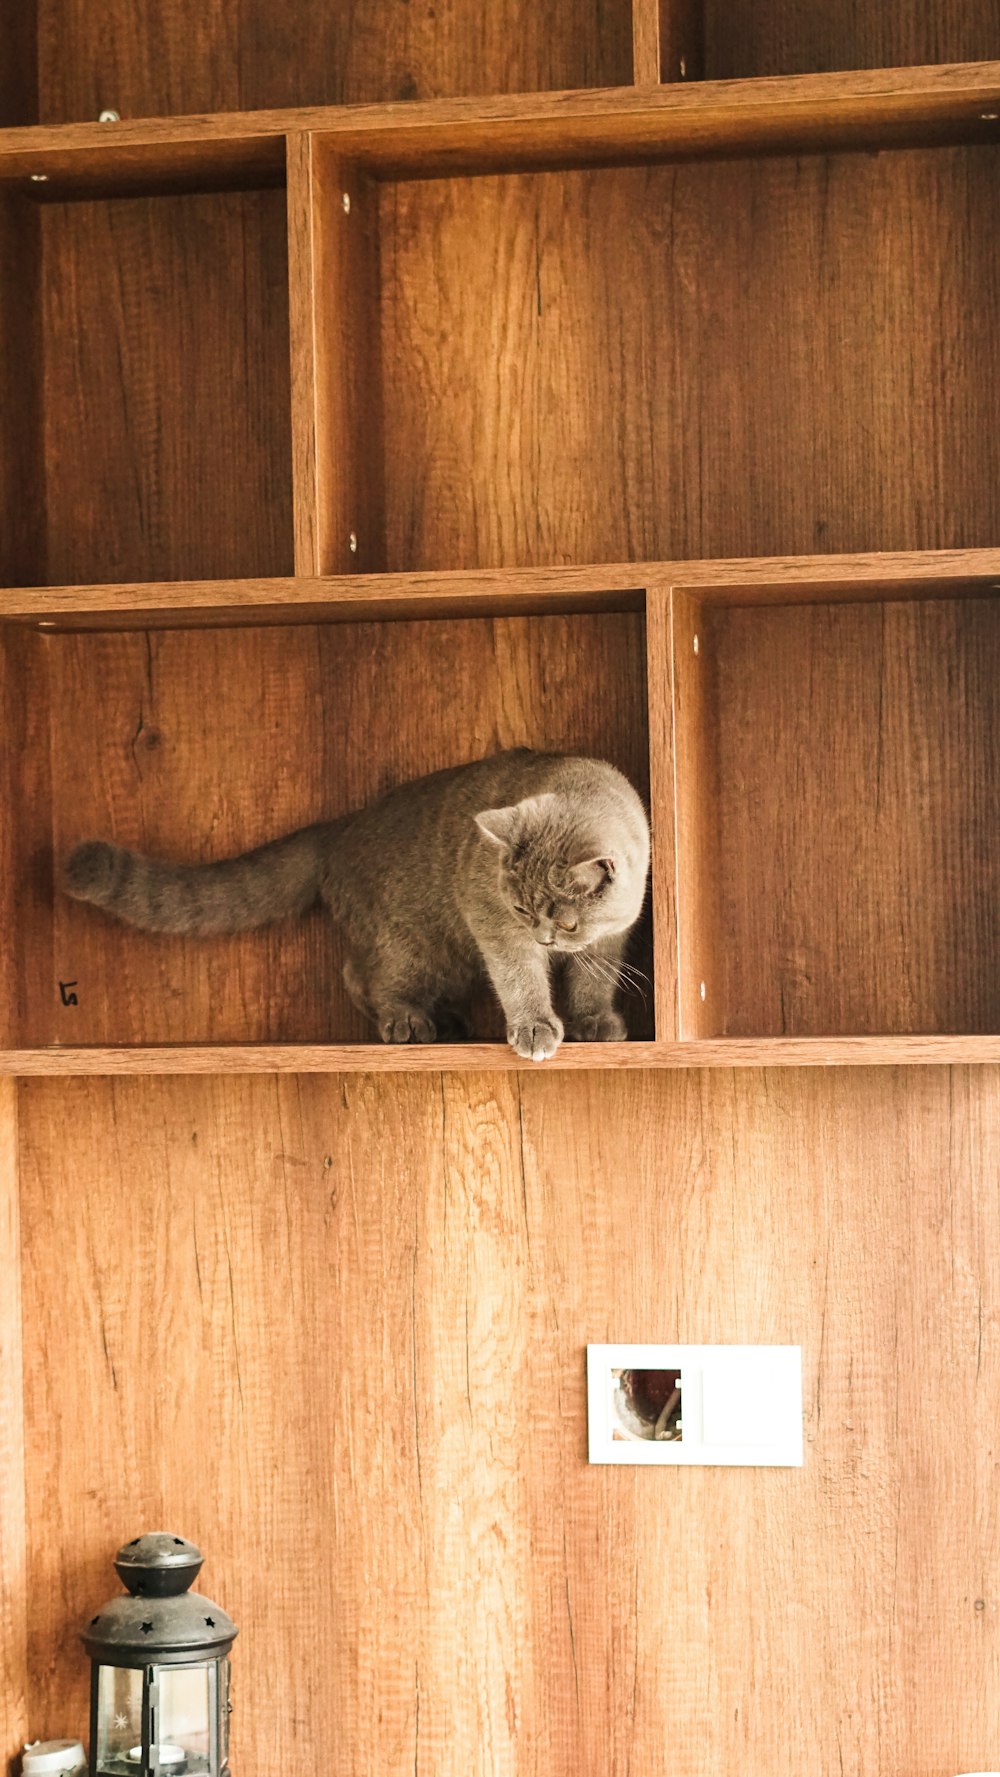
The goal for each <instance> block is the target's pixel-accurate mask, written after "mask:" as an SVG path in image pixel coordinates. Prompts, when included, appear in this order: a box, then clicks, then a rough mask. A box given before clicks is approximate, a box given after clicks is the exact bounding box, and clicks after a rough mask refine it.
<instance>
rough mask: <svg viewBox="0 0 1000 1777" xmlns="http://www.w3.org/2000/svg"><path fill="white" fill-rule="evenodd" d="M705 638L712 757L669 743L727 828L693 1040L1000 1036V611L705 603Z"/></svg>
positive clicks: (964, 606) (704, 942)
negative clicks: (713, 983)
mask: <svg viewBox="0 0 1000 1777" xmlns="http://www.w3.org/2000/svg"><path fill="white" fill-rule="evenodd" d="M701 627H702V631H703V636H704V641H703V650H704V649H707V651H708V656H709V659H708V663H707V664H706V670H707V671H709V672H712V673H713V674H714V679H715V691H714V697H713V700H712V707H711V711H710V715H709V723H708V727H707V729H706V730H705V732H704V734H703V736H702V741H703V746H702V751H701V753H700V754H695V755H693V756H692V755H689V756H688V757H687V758H686V759H683V760H682V758H681V749H680V745H678V772H679V774H681V775H683V774H685V773H690V774H691V777H692V780H693V782H694V783H696V784H705V785H706V788H708V786H711V788H710V790H709V799H710V802H711V804H712V808H713V809H714V818H713V815H712V812H711V811H709V812H706V813H705V816H704V819H705V821H706V823H708V831H709V833H710V840H709V853H708V854H707V855H708V858H709V861H708V863H707V869H708V871H709V873H710V875H711V876H712V878H713V881H714V892H715V896H716V911H715V913H714V914H713V913H711V910H710V911H709V920H708V923H707V926H706V925H699V920H700V914H701V909H700V906H699V905H698V904H697V903H695V905H694V906H693V908H691V909H690V910H689V920H690V919H692V918H693V921H694V925H695V933H696V938H695V945H696V949H697V948H698V946H699V945H700V946H701V954H702V955H703V956H704V957H705V961H704V965H703V966H704V968H705V969H706V970H707V969H710V968H711V969H712V970H714V972H715V974H716V978H717V979H718V980H719V987H720V993H719V997H718V998H717V999H716V1000H715V1001H714V1003H711V1004H709V1006H708V1007H707V1011H708V1014H709V1016H708V1023H707V1025H706V1027H704V1028H703V1029H702V1031H701V1033H700V1034H704V1035H710V1034H711V1035H731V1036H737V1035H739V1036H749V1035H754V1036H780V1035H789V1036H791V1035H796V1036H822V1035H825V1034H831V1033H837V1032H846V1031H857V1032H867V1033H870V1034H876V1033H879V1032H888V1031H910V1032H920V1031H932V1030H935V1031H997V1030H1000V922H998V920H997V916H996V910H997V905H998V903H1000V691H998V686H1000V603H998V601H997V600H996V599H971V600H961V599H955V600H940V601H937V600H932V601H926V602H924V601H921V602H915V603H908V604H907V603H890V604H885V605H873V604H856V605H836V606H830V605H828V606H823V605H809V606H786V607H773V608H770V609H758V610H738V609H734V608H729V609H727V608H725V607H722V606H713V607H705V608H703V610H702V613H701ZM699 658H700V659H701V660H704V658H705V656H704V652H703V654H702V655H701V656H700V657H699ZM692 794H696V792H694V791H692ZM682 923H683V922H682Z"/></svg>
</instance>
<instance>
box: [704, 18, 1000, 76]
mask: <svg viewBox="0 0 1000 1777" xmlns="http://www.w3.org/2000/svg"><path fill="white" fill-rule="evenodd" d="M702 3H703V6H704V13H705V36H706V49H707V53H706V60H705V72H706V75H707V76H708V78H709V79H711V80H733V79H739V78H742V77H745V76H747V75H753V74H812V73H823V72H825V71H826V70H827V69H835V68H896V67H905V66H908V65H912V64H916V65H918V66H919V65H921V64H923V63H925V62H981V61H989V60H991V59H992V58H994V57H995V56H996V55H997V53H998V51H1000V11H998V10H997V5H996V0H934V4H933V5H932V6H912V5H909V4H907V0H881V3H880V4H879V5H876V6H872V5H869V4H868V0H824V4H823V5H821V6H817V5H815V4H814V0H737V4H736V5H733V4H731V0H702Z"/></svg>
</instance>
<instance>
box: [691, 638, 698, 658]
mask: <svg viewBox="0 0 1000 1777" xmlns="http://www.w3.org/2000/svg"><path fill="white" fill-rule="evenodd" d="M691 649H692V652H693V653H695V654H697V652H698V637H697V636H692V638H691Z"/></svg>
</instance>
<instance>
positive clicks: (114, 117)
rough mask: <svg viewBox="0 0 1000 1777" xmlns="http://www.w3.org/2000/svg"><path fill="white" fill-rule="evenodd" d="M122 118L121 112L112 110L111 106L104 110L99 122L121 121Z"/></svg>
mask: <svg viewBox="0 0 1000 1777" xmlns="http://www.w3.org/2000/svg"><path fill="white" fill-rule="evenodd" d="M121 120H122V119H121V112H120V111H112V110H111V109H110V108H109V109H108V110H107V111H102V112H101V113H100V116H99V117H98V119H97V121H98V123H121Z"/></svg>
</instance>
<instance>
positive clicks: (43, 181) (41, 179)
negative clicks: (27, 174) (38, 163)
mask: <svg viewBox="0 0 1000 1777" xmlns="http://www.w3.org/2000/svg"><path fill="white" fill-rule="evenodd" d="M48 182H49V175H48V173H32V175H31V183H32V185H47V184H48Z"/></svg>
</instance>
